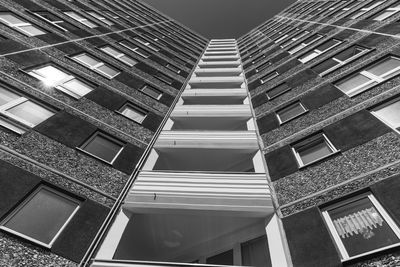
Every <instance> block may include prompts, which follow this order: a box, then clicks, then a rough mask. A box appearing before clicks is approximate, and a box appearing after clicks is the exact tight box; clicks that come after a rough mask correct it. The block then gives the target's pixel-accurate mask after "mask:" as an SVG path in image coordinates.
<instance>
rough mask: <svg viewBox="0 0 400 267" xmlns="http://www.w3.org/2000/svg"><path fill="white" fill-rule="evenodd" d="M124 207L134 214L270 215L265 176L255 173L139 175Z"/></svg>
mask: <svg viewBox="0 0 400 267" xmlns="http://www.w3.org/2000/svg"><path fill="white" fill-rule="evenodd" d="M124 206H125V208H128V209H129V210H132V211H134V212H140V211H143V210H147V211H148V209H154V210H155V211H156V210H157V211H160V210H163V209H174V210H176V212H185V211H187V210H197V211H199V210H200V211H204V212H207V211H209V212H211V211H215V212H218V213H224V212H226V213H235V212H246V213H248V215H249V216H253V215H255V216H260V215H261V214H264V215H267V214H271V213H272V212H273V207H272V200H271V194H270V190H269V187H268V183H267V180H266V176H265V174H254V173H204V172H158V171H142V172H141V173H140V174H139V175H138V177H137V179H136V180H135V183H134V184H133V186H132V188H131V190H130V192H129V194H128V196H127V198H126V201H125V204H124ZM164 212H166V211H165V210H164Z"/></svg>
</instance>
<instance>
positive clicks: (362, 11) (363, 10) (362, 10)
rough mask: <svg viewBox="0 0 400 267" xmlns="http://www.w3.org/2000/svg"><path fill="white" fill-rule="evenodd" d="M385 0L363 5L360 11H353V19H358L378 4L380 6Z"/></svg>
mask: <svg viewBox="0 0 400 267" xmlns="http://www.w3.org/2000/svg"><path fill="white" fill-rule="evenodd" d="M384 2H385V1H379V2H375V3H372V4H370V5H368V6H366V7H363V8H361V9H360V11H358V12H355V13H353V14H352V15H350V18H351V19H356V18H359V17H361V16H362V15H364V14H365V13H367V12H368V11H370V10H373V9H374V8H376V7H377V6H380V5H381V4H383V3H384Z"/></svg>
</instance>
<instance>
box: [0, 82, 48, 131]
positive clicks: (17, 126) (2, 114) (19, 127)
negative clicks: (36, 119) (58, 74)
mask: <svg viewBox="0 0 400 267" xmlns="http://www.w3.org/2000/svg"><path fill="white" fill-rule="evenodd" d="M0 87H1V88H2V89H4V90H6V91H9V92H11V93H13V94H15V95H17V96H19V97H18V98H17V99H14V100H11V101H9V102H8V103H6V104H4V105H1V106H0V126H2V127H4V128H6V129H8V130H10V131H13V132H15V133H17V134H24V133H25V132H27V131H28V130H29V129H31V128H33V127H35V126H36V125H34V124H33V123H30V122H28V121H26V120H24V119H22V118H19V117H18V116H16V115H13V114H12V113H10V112H8V111H7V110H8V109H11V108H13V107H16V106H18V105H21V104H23V103H26V102H32V103H33V104H36V105H38V106H40V107H42V108H43V109H46V110H48V111H49V112H51V113H53V115H52V116H54V115H55V114H56V110H55V109H53V108H49V107H48V106H44V105H41V104H39V103H37V102H36V101H33V100H31V99H29V98H27V97H25V96H22V95H21V94H20V93H18V92H15V91H14V90H12V89H10V88H9V87H7V86H4V85H0ZM50 117H51V116H50ZM50 117H49V118H50ZM47 119H48V118H47ZM47 119H45V120H47ZM45 120H43V121H45ZM43 121H41V122H40V123H42V122H43ZM37 125H38V124H37Z"/></svg>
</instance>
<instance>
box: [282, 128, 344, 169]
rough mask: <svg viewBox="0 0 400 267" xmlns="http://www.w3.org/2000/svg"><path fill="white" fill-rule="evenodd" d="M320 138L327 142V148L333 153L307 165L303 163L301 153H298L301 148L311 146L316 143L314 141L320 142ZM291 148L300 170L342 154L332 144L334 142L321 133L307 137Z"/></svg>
mask: <svg viewBox="0 0 400 267" xmlns="http://www.w3.org/2000/svg"><path fill="white" fill-rule="evenodd" d="M319 138H322V140H323V141H324V142H325V144H326V145H327V147H328V148H329V149H330V150H331V153H330V154H328V155H325V156H323V157H321V158H318V159H315V160H313V161H311V162H308V163H306V164H305V163H304V162H303V160H302V159H301V156H300V153H299V152H298V150H299V148H301V147H304V146H307V145H309V143H311V142H314V141H316V140H318V139H319ZM303 143H304V144H303ZM290 146H291V149H292V152H293V155H294V156H295V158H296V161H297V165H298V167H299V169H302V168H305V167H307V166H309V165H312V164H314V163H317V162H319V161H321V160H324V159H326V158H329V157H331V156H333V155H335V154H337V153H339V152H340V150H338V149H336V147H335V146H334V145H333V144H332V142H331V141H330V140H329V139H328V137H326V135H325V133H323V132H319V133H316V134H313V135H310V136H307V137H306V138H304V139H301V140H299V141H298V142H296V143H293V144H291V145H290Z"/></svg>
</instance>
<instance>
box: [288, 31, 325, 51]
mask: <svg viewBox="0 0 400 267" xmlns="http://www.w3.org/2000/svg"><path fill="white" fill-rule="evenodd" d="M322 37H323V36H322V35H321V34H314V35H313V36H310V37H309V38H307V39H305V40H304V41H303V42H302V43H301V44H299V45H296V46H295V47H293V48H291V49H289V50H288V52H289V53H290V54H294V53H297V52H299V51H300V50H303V49H304V48H305V47H307V46H309V45H310V44H312V43H314V42H316V41H318V40H319V39H321V38H322Z"/></svg>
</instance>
